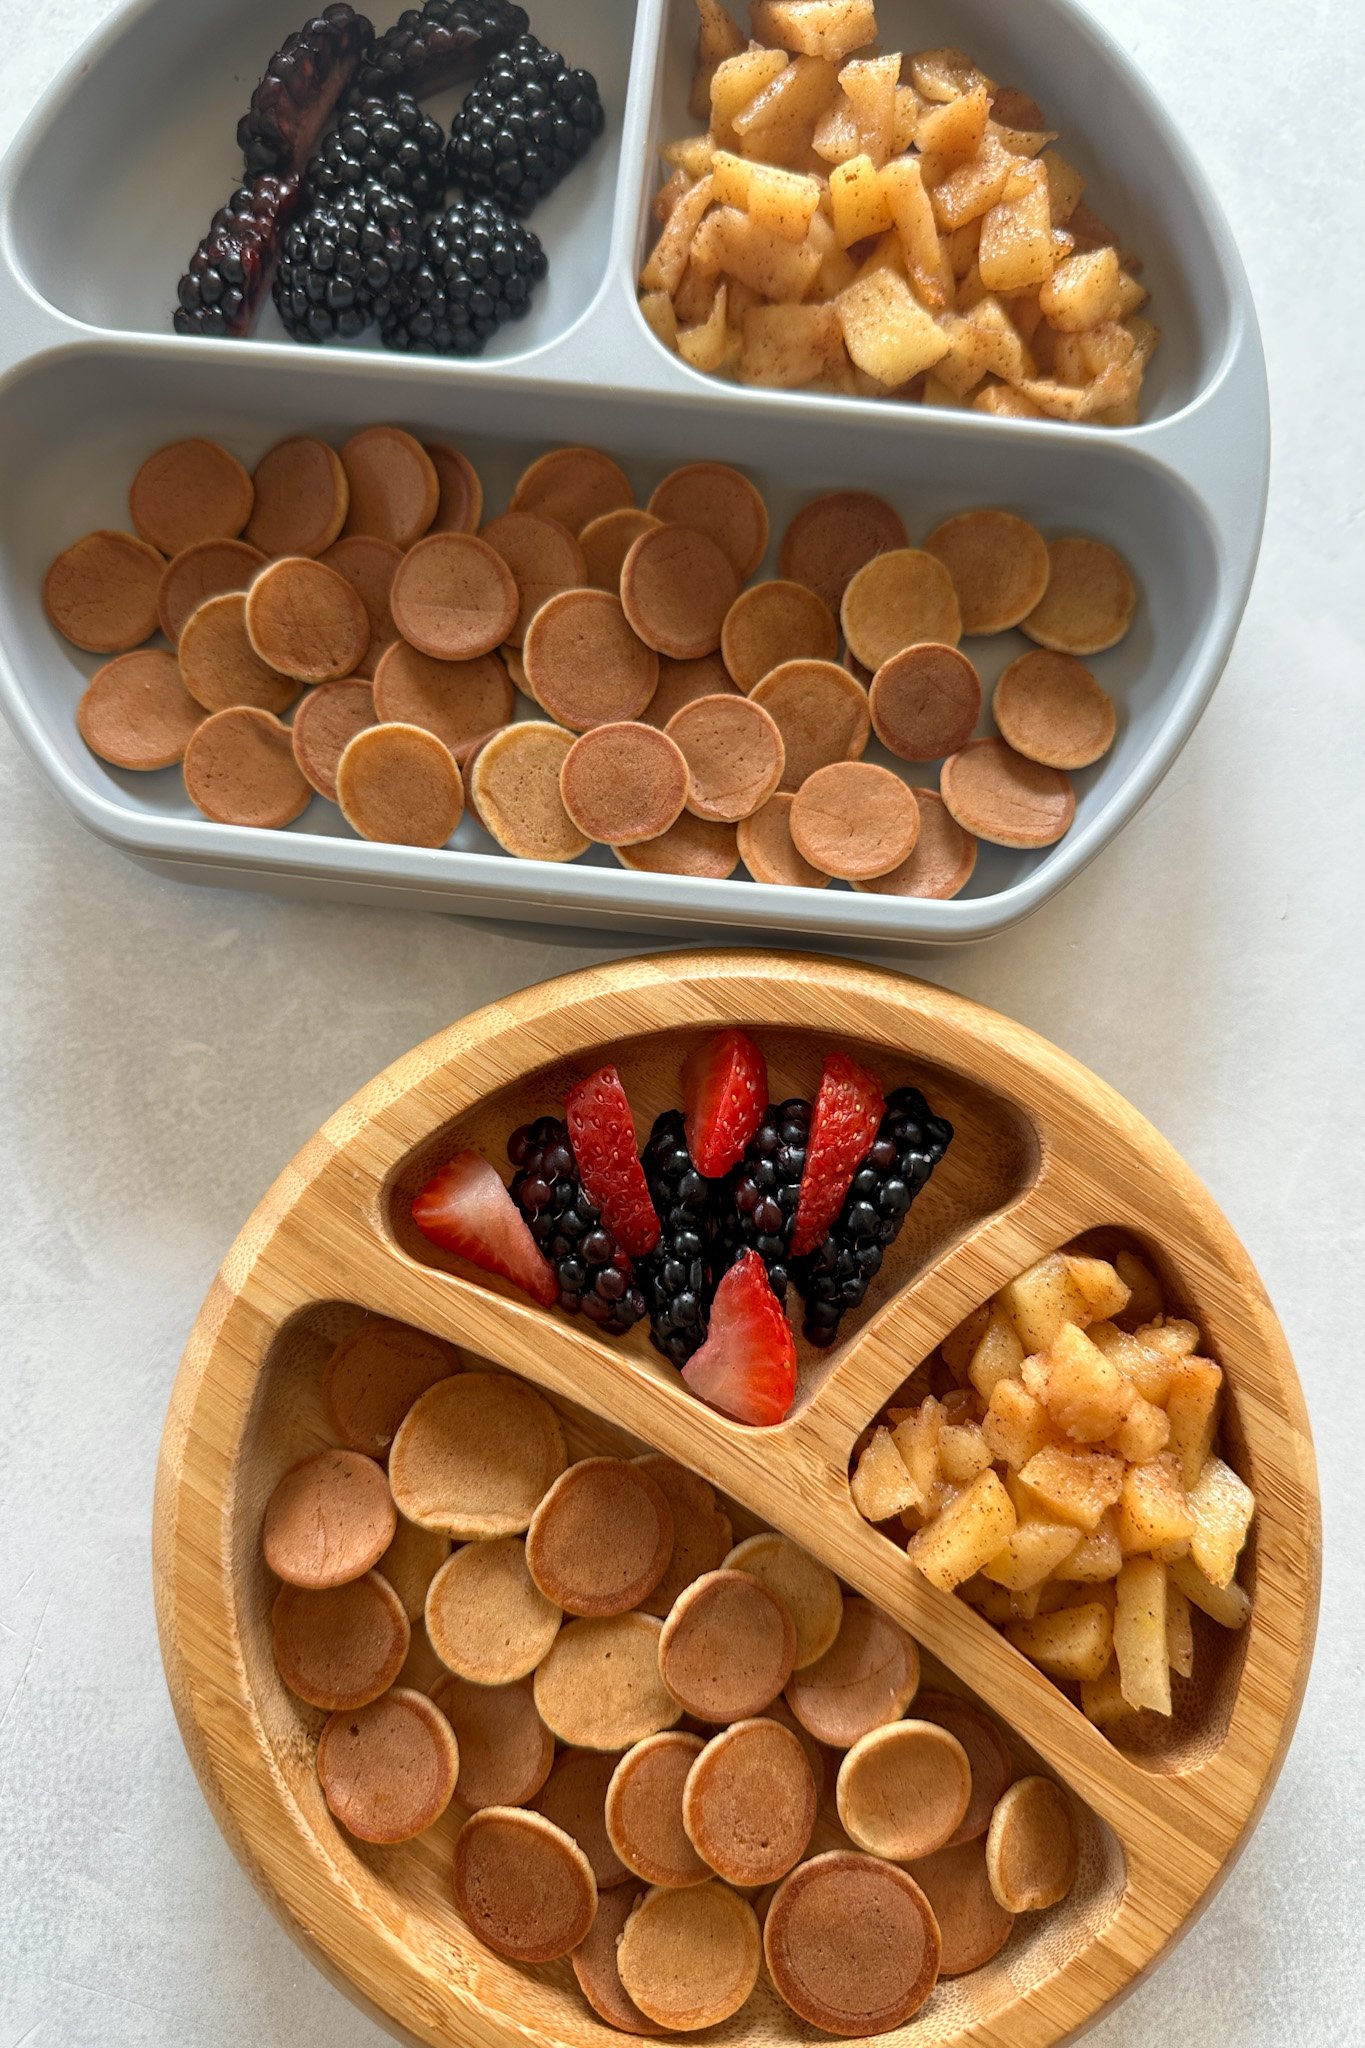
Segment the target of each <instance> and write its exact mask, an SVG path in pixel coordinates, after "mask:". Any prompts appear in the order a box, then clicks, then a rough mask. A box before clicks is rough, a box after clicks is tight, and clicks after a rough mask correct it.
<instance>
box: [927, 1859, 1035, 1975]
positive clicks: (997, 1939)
mask: <svg viewBox="0 0 1365 2048" xmlns="http://www.w3.org/2000/svg"><path fill="white" fill-rule="evenodd" d="M910 1875H911V1877H913V1878H914V1880H915V1883H916V1884H917V1885H918V1886H919V1888H920V1890H921V1891H922V1892H923V1893H924V1896H925V1897H926V1898H927V1899H928V1901H929V1904H930V1905H931V1906H932V1907H933V1909H934V1918H935V1920H937V1922H938V1931H939V1938H940V1940H941V1941H942V1944H943V1949H942V1954H941V1955H940V1957H939V1966H938V1968H939V1975H940V1976H941V1977H965V1976H966V1975H967V1974H968V1972H969V1971H972V1970H982V1969H984V1968H985V1966H986V1964H987V1963H988V1962H990V1960H991V1959H992V1957H993V1956H998V1955H999V1953H1000V1951H1001V1949H1002V1948H1003V1947H1004V1946H1005V1943H1006V1942H1007V1941H1008V1940H1009V1938H1010V1934H1011V1932H1012V1931H1013V1928H1014V1915H1013V1913H1007V1912H1006V1911H1005V1909H1004V1907H1003V1906H1002V1905H1001V1904H1000V1901H999V1900H998V1899H997V1898H996V1896H995V1894H994V1892H993V1891H992V1890H991V1886H990V1879H989V1877H988V1876H987V1874H986V1850H985V1846H984V1844H983V1843H981V1842H957V1843H950V1844H949V1846H948V1847H947V1848H946V1849H939V1850H938V1851H937V1852H936V1853H935V1854H934V1855H932V1856H926V1857H923V1858H921V1859H920V1860H919V1861H918V1862H916V1863H912V1864H911V1866H910Z"/></svg>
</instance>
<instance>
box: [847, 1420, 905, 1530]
mask: <svg viewBox="0 0 1365 2048" xmlns="http://www.w3.org/2000/svg"><path fill="white" fill-rule="evenodd" d="M851 1491H852V1494H853V1505H854V1507H855V1508H857V1510H858V1513H859V1514H860V1515H861V1516H862V1517H863V1519H864V1520H865V1521H868V1522H889V1521H892V1520H893V1519H894V1518H895V1516H897V1515H900V1514H904V1512H905V1510H906V1509H907V1508H908V1507H913V1506H915V1504H916V1503H917V1502H918V1500H919V1499H920V1497H921V1496H920V1493H919V1489H918V1488H917V1487H916V1485H915V1482H914V1480H913V1479H912V1478H911V1477H910V1474H909V1473H908V1472H907V1471H906V1469H905V1463H904V1460H903V1459H902V1457H901V1454H900V1452H899V1451H898V1450H897V1448H896V1442H895V1438H894V1437H893V1436H892V1434H891V1432H890V1430H889V1429H877V1430H874V1431H873V1433H872V1441H871V1443H870V1444H868V1446H867V1448H866V1449H865V1450H864V1452H863V1454H862V1456H861V1457H860V1458H859V1460H858V1464H857V1469H856V1470H855V1472H854V1474H853V1479H852V1482H851Z"/></svg>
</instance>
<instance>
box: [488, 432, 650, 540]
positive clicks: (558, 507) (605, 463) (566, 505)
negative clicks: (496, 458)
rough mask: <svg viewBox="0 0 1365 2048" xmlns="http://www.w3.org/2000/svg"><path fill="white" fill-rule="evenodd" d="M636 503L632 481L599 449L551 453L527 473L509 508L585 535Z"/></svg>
mask: <svg viewBox="0 0 1365 2048" xmlns="http://www.w3.org/2000/svg"><path fill="white" fill-rule="evenodd" d="M634 503H635V491H634V488H633V487H632V485H631V481H630V478H629V477H628V476H627V475H626V473H625V471H624V470H623V469H622V467H621V465H620V463H619V462H613V461H612V459H611V457H610V455H604V454H603V453H602V450H601V449H600V448H552V449H551V450H550V452H549V454H548V455H542V456H540V457H539V458H538V460H537V461H535V462H533V463H532V464H531V466H530V468H529V469H526V470H523V472H522V475H521V478H520V480H519V482H518V484H517V487H516V490H515V491H514V492H513V493H512V508H511V509H512V510H513V511H514V512H535V513H537V514H538V515H539V516H540V517H541V518H543V519H557V520H558V521H559V523H560V525H561V526H567V527H568V529H569V532H570V533H577V534H581V533H582V531H583V529H584V527H585V526H588V525H590V524H591V522H592V521H593V520H595V519H601V518H604V517H606V516H607V515H609V514H610V513H612V512H619V511H621V510H623V509H624V508H625V507H627V506H633V505H634Z"/></svg>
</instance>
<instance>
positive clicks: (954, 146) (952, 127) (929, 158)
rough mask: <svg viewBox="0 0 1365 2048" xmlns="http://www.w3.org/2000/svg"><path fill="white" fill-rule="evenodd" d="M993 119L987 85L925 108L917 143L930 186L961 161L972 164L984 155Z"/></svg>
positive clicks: (916, 138) (935, 183)
mask: <svg viewBox="0 0 1365 2048" xmlns="http://www.w3.org/2000/svg"><path fill="white" fill-rule="evenodd" d="M989 118H990V100H989V98H988V95H987V92H986V88H985V86H984V85H980V86H977V87H975V88H974V89H973V90H972V91H971V92H966V93H963V94H962V95H961V96H960V98H955V99H951V100H948V101H947V102H945V104H943V105H942V106H929V107H925V108H923V109H922V110H921V113H920V117H919V125H918V127H917V128H916V130H915V142H916V146H917V147H918V149H919V153H920V157H921V159H922V161H923V165H924V182H925V184H926V185H929V186H931V187H932V186H934V185H939V184H942V182H943V180H944V179H945V178H946V177H947V176H948V175H949V173H950V172H952V171H955V170H956V169H957V168H958V166H959V164H969V163H971V162H972V160H973V159H974V158H975V157H977V156H979V155H980V153H981V145H982V143H983V142H984V141H985V139H986V122H987V120H988V119H989Z"/></svg>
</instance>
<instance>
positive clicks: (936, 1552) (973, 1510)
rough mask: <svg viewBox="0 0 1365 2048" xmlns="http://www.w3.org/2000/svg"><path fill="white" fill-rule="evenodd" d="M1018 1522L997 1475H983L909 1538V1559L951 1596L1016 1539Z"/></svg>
mask: <svg viewBox="0 0 1365 2048" xmlns="http://www.w3.org/2000/svg"><path fill="white" fill-rule="evenodd" d="M1015 1519H1016V1518H1015V1513H1014V1508H1013V1506H1012V1504H1011V1502H1010V1497H1009V1495H1008V1494H1007V1493H1006V1491H1005V1489H1004V1487H1003V1486H1002V1485H1001V1483H1000V1480H999V1479H998V1478H997V1476H996V1474H995V1473H994V1472H983V1473H982V1474H981V1476H980V1478H979V1479H974V1480H973V1481H972V1483H971V1485H970V1486H968V1487H965V1488H964V1489H963V1491H962V1492H961V1493H959V1494H957V1495H955V1496H954V1498H953V1499H952V1501H950V1502H949V1504H948V1506H947V1507H946V1508H945V1509H944V1510H943V1512H942V1514H941V1515H939V1516H938V1517H937V1519H936V1520H935V1521H933V1522H931V1523H929V1524H928V1526H927V1527H925V1528H924V1529H921V1531H920V1533H919V1534H918V1535H917V1536H913V1537H912V1538H911V1540H910V1544H909V1548H908V1552H907V1555H908V1556H909V1559H910V1562H911V1563H912V1564H913V1565H915V1566H917V1567H918V1569H919V1570H920V1571H921V1572H923V1574H924V1576H925V1578H926V1579H928V1580H929V1582H930V1584H931V1585H934V1586H937V1587H939V1589H940V1590H941V1591H942V1592H944V1593H951V1592H952V1590H953V1588H954V1586H960V1585H961V1583H962V1581H963V1580H964V1579H970V1578H971V1577H972V1576H973V1575H974V1574H975V1573H976V1572H979V1571H980V1570H981V1569H982V1567H983V1565H985V1564H987V1563H988V1562H989V1561H990V1559H991V1558H993V1557H995V1556H997V1555H998V1553H999V1552H1000V1551H1001V1550H1002V1549H1003V1548H1004V1546H1005V1545H1006V1543H1008V1542H1009V1539H1010V1537H1011V1536H1012V1535H1013V1534H1014V1528H1015Z"/></svg>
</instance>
